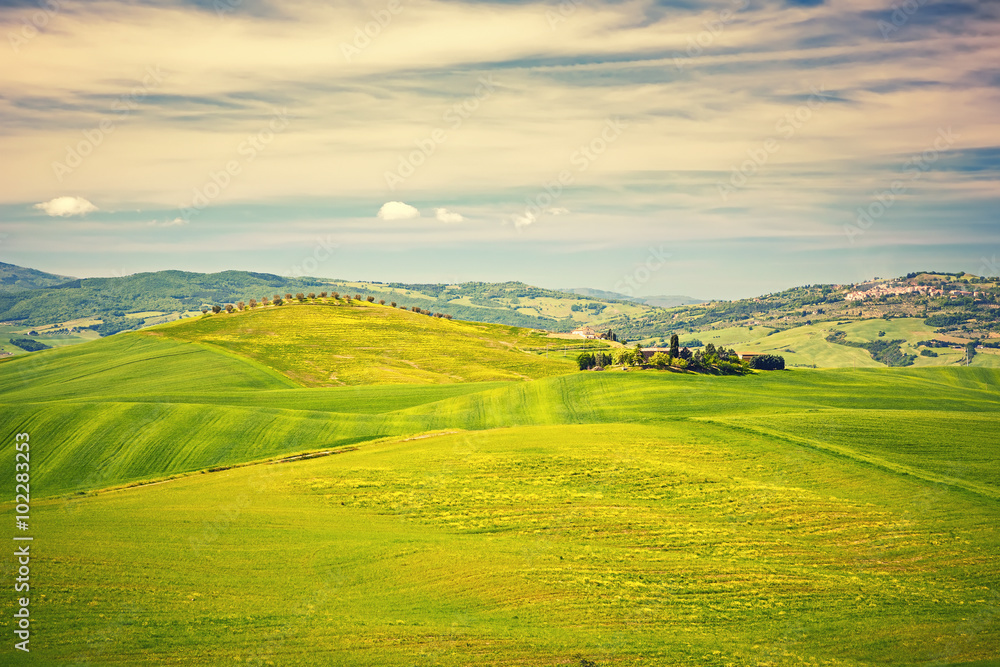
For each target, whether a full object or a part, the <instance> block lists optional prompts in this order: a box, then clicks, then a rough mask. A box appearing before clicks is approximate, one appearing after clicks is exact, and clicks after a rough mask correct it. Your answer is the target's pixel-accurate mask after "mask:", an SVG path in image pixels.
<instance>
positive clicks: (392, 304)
mask: <svg viewBox="0 0 1000 667" xmlns="http://www.w3.org/2000/svg"><path fill="white" fill-rule="evenodd" d="M382 303H385V301H383V302H382ZM389 305H390V306H392V307H393V308H395V307H396V302H395V301H393V302H392V303H390V304H389Z"/></svg>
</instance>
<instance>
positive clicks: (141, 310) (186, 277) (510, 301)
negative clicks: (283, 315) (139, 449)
mask: <svg viewBox="0 0 1000 667" xmlns="http://www.w3.org/2000/svg"><path fill="white" fill-rule="evenodd" d="M15 268H16V267H15ZM25 271H27V270H25ZM572 291H573V292H576V293H569V292H560V291H554V290H547V289H542V288H538V287H533V286H530V285H526V284H524V283H519V282H508V283H480V282H469V283H462V284H454V285H442V284H417V283H380V282H351V281H344V280H333V279H317V278H282V277H280V276H275V275H271V274H261V273H248V272H241V271H227V272H223V273H218V274H196V273H187V272H181V271H163V272H157V273H147V274H136V275H134V276H126V277H123V278H101V279H85V280H79V281H71V282H69V283H64V284H62V285H59V286H58V287H55V288H44V287H38V288H36V289H32V290H21V291H19V292H15V293H6V294H0V310H2V311H3V312H2V313H0V319H6V320H8V321H11V323H9V324H0V335H2V336H3V337H2V338H0V355H4V354H13V355H22V354H26V353H27V352H26V351H25V350H24V349H22V348H20V347H18V346H16V345H13V344H11V343H9V342H8V341H9V339H10V338H15V339H18V338H25V337H37V340H38V342H39V343H42V344H45V345H50V346H63V345H70V344H74V343H79V342H83V341H85V340H89V339H92V338H93V337H94V336H95V335H105V336H106V335H111V334H113V333H116V332H119V331H123V330H129V329H138V328H141V327H148V326H151V325H156V324H159V323H163V322H167V321H174V320H177V319H180V318H184V317H190V316H193V315H197V314H198V313H199V312H201V311H202V310H203V309H205V308H208V307H211V306H213V305H220V306H221V305H224V304H226V303H238V302H239V301H249V300H250V299H252V298H257V299H261V298H263V297H265V296H268V297H270V296H273V295H275V294H280V295H287V294H293V295H294V294H299V293H302V294H305V295H313V297H314V298H310V299H308V300H309V301H311V302H315V301H322V300H324V299H323V297H322V296H320V295H322V294H323V293H324V292H325V293H327V294H331V293H341V294H351V295H355V294H358V295H362V297H364V296H371V297H372V298H373V299H376V300H382V301H386V302H389V303H392V302H396V303H398V304H400V305H403V306H406V307H407V308H414V307H415V308H419V309H422V310H428V311H431V312H442V313H446V314H448V315H451V316H453V317H454V318H455V319H458V320H466V321H473V322H484V323H494V324H501V325H507V326H518V327H529V328H535V329H544V330H549V331H554V332H568V331H571V330H572V329H574V328H576V327H579V326H582V325H588V326H590V327H592V328H594V329H596V330H602V331H606V330H608V329H611V330H613V331H614V332H615V334H616V335H617V337H618V339H619V340H620V341H625V342H635V341H639V342H641V343H642V344H643V345H646V346H666V345H667V344H668V341H669V337H670V336H671V335H672V334H675V333H676V334H678V335H679V336H680V337H681V339H682V341H691V342H694V341H701V342H703V343H707V342H712V343H714V344H716V345H718V344H724V345H726V346H727V347H736V348H738V349H740V350H742V351H747V352H761V351H763V352H774V353H777V354H781V355H782V356H785V357H786V359H787V361H788V363H790V364H792V365H797V366H811V367H843V366H852V367H853V366H857V365H859V364H860V365H873V364H874V365H886V364H891V365H908V364H915V365H947V364H956V363H960V362H961V361H962V360H963V359H964V356H965V352H964V346H965V345H966V344H967V343H970V342H973V341H978V342H979V343H980V345H979V347H978V350H977V351H978V354H977V355H976V356H975V358H974V359H973V364H979V365H987V366H991V365H993V366H1000V356H998V355H997V354H996V352H998V350H1000V345H998V344H1000V340H993V341H991V340H990V338H991V337H993V338H1000V305H998V302H1000V280H998V279H996V278H981V277H977V276H972V275H970V274H947V273H935V272H914V273H911V274H908V275H907V276H904V277H901V278H897V279H877V280H873V281H869V282H866V283H861V284H852V285H806V286H803V287H797V288H793V289H789V290H785V291H783V292H778V293H774V294H768V295H763V296H761V297H757V298H754V299H742V300H737V301H726V302H709V303H695V304H685V305H677V306H674V307H671V308H663V307H659V306H661V305H667V304H668V303H669V300H670V299H673V297H663V299H666V301H664V300H663V299H661V298H660V297H648V298H646V297H643V298H639V297H634V298H633V297H625V296H624V295H620V294H616V293H613V292H603V291H600V290H593V289H587V288H574V289H573V290H572ZM678 298H681V299H687V297H678ZM651 304H652V305H651ZM71 318H75V319H71ZM897 320H898V321H900V322H902V323H903V324H900V325H897V324H893V323H894V322H896V321H897ZM862 322H865V323H871V324H867V325H864V326H861V325H860V323H862ZM855 325H857V326H855ZM901 329H906V330H905V331H901ZM879 331H884V332H886V334H885V335H884V336H878V335H877V334H878V332H879ZM890 331H892V332H895V333H891V334H890V333H888V332H890ZM841 332H843V333H844V334H845V337H844V338H841V339H836V337H837V336H839V335H840V333H841ZM917 332H920V333H919V335H918V334H917ZM764 335H770V336H776V337H775V338H773V339H770V340H767V341H762V340H760V339H761V337H762V336H764ZM831 336H833V337H834V339H830V337H831ZM920 343H924V345H920ZM859 346H860V347H859ZM991 346H998V347H991ZM865 348H868V349H865ZM935 355H936V356H935ZM300 370H301V369H300Z"/></svg>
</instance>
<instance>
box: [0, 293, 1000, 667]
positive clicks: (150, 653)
mask: <svg viewBox="0 0 1000 667" xmlns="http://www.w3.org/2000/svg"><path fill="white" fill-rule="evenodd" d="M301 309H302V310H301V311H300V312H306V311H308V310H311V309H312V308H311V307H301ZM342 310H344V311H346V310H348V309H347V308H343V309H342ZM355 310H358V311H360V310H361V309H355ZM291 311H292V309H291V308H290V309H287V310H286V311H283V312H286V313H287V312H291ZM372 312H374V309H372ZM254 315H257V314H256V313H254ZM426 319H427V320H430V318H426ZM219 321H223V318H221V317H220V318H208V319H206V320H204V321H200V322H188V323H184V324H183V325H180V324H179V325H175V327H176V328H177V329H180V330H183V329H185V328H192V329H197V328H198V327H199V326H201V327H207V326H208V325H209V324H213V325H216V326H222V325H217V324H216V323H217V322H219ZM239 321H240V320H239V317H238V316H232V317H230V318H229V321H228V323H227V324H226V326H227V327H232V326H233V324H232V323H233V322H239ZM442 324H446V323H444V322H442ZM173 329H174V327H171V326H165V327H162V328H160V329H158V330H155V331H154V332H168V331H171V330H173ZM210 331H217V330H210ZM88 349H89V352H88ZM84 352H87V354H90V355H92V356H91V357H90V358H89V359H88V360H87V362H86V363H82V359H80V358H75V357H74V355H80V354H83V353H84ZM264 356H265V357H267V356H268V355H264ZM46 358H47V360H46ZM38 360H46V362H45V363H40V362H39V361H38ZM116 360H117V362H116ZM88 369H91V370H93V373H90V372H88ZM199 375H200V377H201V379H200V380H198V379H196V378H198V377H199ZM0 378H2V380H3V383H4V384H3V385H0V398H2V400H3V403H4V405H3V409H4V411H5V414H7V415H9V418H8V419H5V422H4V430H5V433H4V434H3V442H4V443H5V444H4V449H5V455H7V456H11V452H10V451H9V450H10V449H11V447H12V444H11V443H12V442H13V437H12V434H13V433H14V432H18V431H25V430H26V431H27V432H29V433H31V442H32V443H33V444H32V455H33V456H32V471H33V472H32V475H33V479H32V484H33V487H34V486H35V485H37V487H35V488H34V489H33V490H35V495H36V497H35V498H34V499H33V506H32V516H31V521H32V526H33V528H32V530H33V533H32V534H33V535H34V536H35V539H36V544H37V545H42V546H44V549H45V551H44V553H45V559H44V561H39V564H38V566H37V567H38V568H39V570H40V571H44V578H40V579H39V580H38V581H37V582H36V583H33V589H32V591H33V594H34V596H35V602H34V603H33V604H34V607H33V613H35V614H37V615H38V618H40V619H44V624H41V623H40V624H39V626H38V631H37V635H38V637H39V638H40V639H39V644H38V645H37V647H36V646H34V645H33V656H32V657H33V661H35V662H38V663H39V664H67V663H82V664H102V665H133V664H137V662H140V663H143V664H172V663H188V664H191V663H198V664H219V663H224V662H229V663H238V664H242V663H250V664H267V663H269V662H270V663H273V664H301V665H328V664H370V665H412V664H438V665H468V664H492V665H553V664H567V665H588V664H597V665H639V664H642V665H661V664H662V665H668V664H671V665H672V664H692V665H722V664H752V665H756V664H768V665H802V664H811V665H820V664H850V665H884V664H924V663H933V664H988V661H989V660H991V659H993V658H994V657H995V656H997V655H998V652H1000V628H998V626H997V624H996V618H997V617H998V613H1000V597H998V596H997V594H996V591H995V584H996V582H995V576H994V573H993V567H992V563H993V562H995V559H996V557H997V555H998V554H1000V530H998V528H997V526H1000V522H998V519H1000V478H998V476H997V473H996V471H997V470H998V469H1000V466H998V462H1000V461H998V459H1000V451H998V449H997V445H996V441H995V438H994V437H993V434H994V433H995V431H996V426H997V425H998V410H1000V394H998V387H1000V371H995V370H990V369H978V368H968V369H966V368H921V369H888V370H887V369H859V370H856V371H855V370H851V369H844V370H829V371H788V372H785V373H766V374H759V375H755V376H750V377H713V376H697V375H679V374H673V373H659V372H655V371H645V372H631V373H621V372H618V373H612V372H605V373H573V374H569V375H563V376H557V377H549V378H544V379H540V380H535V381H532V382H505V383H484V384H474V383H465V384H438V385H382V386H367V387H337V388H317V389H306V388H295V387H293V386H290V385H291V384H292V383H291V382H289V381H288V380H287V379H285V378H284V377H283V376H282V375H280V374H278V373H277V372H275V371H274V370H269V369H266V368H263V367H262V366H260V365H258V364H256V363H253V362H250V361H247V360H246V359H245V358H242V357H240V356H237V355H235V354H233V353H227V352H224V351H223V350H222V349H221V348H219V347H217V346H216V345H214V344H208V343H193V342H186V341H178V340H172V339H167V338H165V337H161V336H148V335H144V334H138V333H136V334H125V335H119V336H115V337H113V338H111V339H107V340H103V341H98V342H96V343H91V344H88V345H84V346H79V347H77V348H75V349H71V350H54V351H48V352H45V353H42V354H39V355H37V356H32V357H26V358H22V359H18V360H15V361H11V362H7V363H4V364H0ZM98 397H100V398H98ZM309 451H327V452H329V451H333V452H339V453H336V454H334V455H331V456H325V457H322V458H315V459H306V460H298V461H290V462H287V463H281V464H274V465H250V466H246V467H239V468H229V467H228V466H232V465H234V464H237V463H240V462H247V461H253V460H260V459H272V460H273V459H275V458H276V457H279V456H285V457H288V456H291V455H294V454H297V453H302V452H309ZM207 468H213V469H216V471H215V472H207V473H206V474H197V475H189V476H186V477H182V478H178V479H173V480H171V481H169V482H167V483H164V484H154V485H150V486H143V487H139V488H131V489H123V490H117V491H106V492H102V493H99V494H96V495H79V496H62V497H53V494H64V493H66V492H67V491H73V490H78V491H87V490H92V489H99V488H106V487H111V486H116V485H120V484H122V483H126V482H129V481H135V480H140V479H145V480H154V479H157V478H158V477H159V478H163V477H165V476H167V475H169V474H180V473H185V472H194V471H197V470H205V469H207ZM219 468H224V469H221V470H219ZM5 484H7V482H5ZM6 490H7V491H9V492H11V493H12V491H13V490H12V489H6ZM46 498H47V499H46ZM12 513H13V506H12V504H11V503H9V502H8V503H6V504H5V505H4V510H3V512H2V514H3V516H4V521H7V522H8V523H9V524H12V522H13V517H12V516H10V515H11V514H12ZM33 563H34V561H33ZM11 604H12V600H11V599H10V597H9V596H8V598H7V599H5V600H4V601H3V606H4V613H3V614H2V615H0V627H2V628H4V629H5V631H7V632H10V629H11V627H10V626H11V623H12V620H11V612H12V609H11ZM41 638H44V641H42V640H41ZM983 661H987V662H983Z"/></svg>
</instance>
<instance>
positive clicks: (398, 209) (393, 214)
mask: <svg viewBox="0 0 1000 667" xmlns="http://www.w3.org/2000/svg"><path fill="white" fill-rule="evenodd" d="M378 217H379V218H380V219H382V220H409V219H411V218H419V217H420V211H418V210H417V209H415V208H414V207H412V206H410V205H409V204H404V203H403V202H401V201H387V202H386V203H384V204H382V208H380V209H379V210H378Z"/></svg>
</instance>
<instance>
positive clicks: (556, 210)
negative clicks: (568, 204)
mask: <svg viewBox="0 0 1000 667" xmlns="http://www.w3.org/2000/svg"><path fill="white" fill-rule="evenodd" d="M545 213H547V214H548V215H566V214H567V213H569V209H568V208H562V207H561V206H553V207H552V208H547V209H545Z"/></svg>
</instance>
